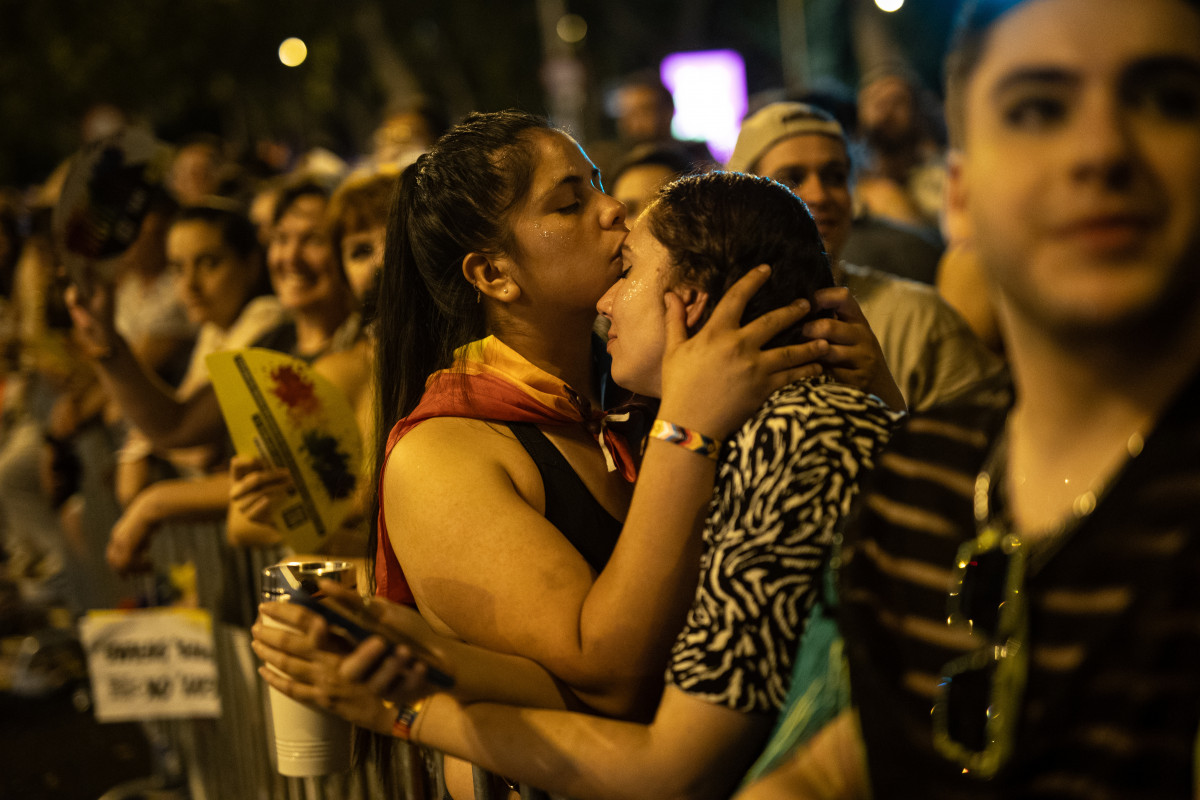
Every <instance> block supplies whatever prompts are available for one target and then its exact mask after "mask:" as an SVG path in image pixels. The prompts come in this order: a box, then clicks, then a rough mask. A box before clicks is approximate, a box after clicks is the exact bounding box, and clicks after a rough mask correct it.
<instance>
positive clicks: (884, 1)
mask: <svg viewBox="0 0 1200 800" xmlns="http://www.w3.org/2000/svg"><path fill="white" fill-rule="evenodd" d="M875 5H877V6H879V8H880V9H881V10H883V11H888V12H892V11H899V10H900V7H901V6H903V5H904V0H875Z"/></svg>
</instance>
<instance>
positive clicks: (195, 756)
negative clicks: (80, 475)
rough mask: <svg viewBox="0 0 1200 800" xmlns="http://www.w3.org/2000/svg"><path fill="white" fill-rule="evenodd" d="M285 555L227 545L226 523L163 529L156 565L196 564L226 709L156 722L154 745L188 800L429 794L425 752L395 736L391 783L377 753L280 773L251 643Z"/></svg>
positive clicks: (340, 799) (421, 799) (153, 554)
mask: <svg viewBox="0 0 1200 800" xmlns="http://www.w3.org/2000/svg"><path fill="white" fill-rule="evenodd" d="M284 556H285V553H284V551H283V550H281V549H279V548H233V547H230V546H229V545H228V544H227V543H226V541H225V529H224V523H223V522H219V521H211V522H174V523H169V524H166V525H163V526H161V527H160V529H159V530H158V531H157V533H156V534H155V536H154V538H153V540H152V544H151V547H150V558H151V560H152V562H153V563H154V565H155V567H156V570H158V571H164V570H167V569H169V567H170V565H182V564H186V563H187V562H191V563H192V564H194V565H195V575H196V597H197V604H198V605H199V607H200V608H203V609H205V610H207V611H209V612H210V613H211V614H212V617H213V638H214V645H215V654H216V660H217V668H218V691H219V693H220V697H221V715H220V716H219V717H217V718H213V719H179V720H166V721H160V722H155V723H149V724H148V727H147V735H148V738H149V739H150V740H151V743H152V745H155V746H157V747H160V748H164V749H165V751H166V753H165V755H166V759H165V760H166V761H167V762H168V764H174V763H177V764H178V767H179V769H180V770H181V771H182V774H183V775H184V776H185V778H186V784H187V788H188V791H189V794H190V797H191V800H367V799H368V798H377V797H382V796H383V794H384V786H385V785H390V786H392V787H396V788H395V790H394V792H393V793H392V795H391V796H392V797H396V798H405V799H406V800H408V799H411V800H425V798H432V797H433V794H431V793H430V791H429V790H428V789H426V786H427V781H426V780H425V779H424V776H425V774H426V770H425V765H424V759H423V758H422V756H421V755H420V753H419V751H417V749H416V748H413V747H411V746H409V745H408V744H406V743H404V742H399V741H396V742H393V743H391V744H390V747H391V751H392V752H391V758H390V759H389V762H390V775H389V776H388V777H389V779H390V780H388V781H387V782H386V783H385V781H384V776H383V775H382V774H381V773H380V769H379V768H378V767H377V765H376V764H375V763H374V761H373V760H372V759H360V758H356V759H355V761H356V762H357V763H356V766H355V767H354V768H352V769H351V770H350V771H348V772H346V773H343V774H335V775H328V776H323V777H319V778H287V777H284V776H281V775H280V774H279V773H278V772H276V770H275V768H274V766H273V764H272V760H273V752H272V746H271V744H272V743H271V742H270V741H269V736H268V730H269V726H270V707H269V706H268V705H267V703H268V702H269V701H268V697H267V686H266V683H265V682H264V681H263V680H262V679H261V678H260V677H259V675H258V672H257V667H258V663H259V662H258V659H257V657H256V656H255V655H254V653H253V651H252V650H251V649H250V626H251V625H252V624H253V623H254V620H255V617H256V616H257V613H258V612H257V606H258V598H259V597H260V590H261V575H262V570H263V568H264V567H267V566H269V565H271V564H274V563H276V562H277V561H279V560H280V559H281V558H283V557H284ZM385 746H388V745H385ZM431 788H432V787H431Z"/></svg>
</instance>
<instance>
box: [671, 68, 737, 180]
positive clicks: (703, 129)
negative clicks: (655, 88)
mask: <svg viewBox="0 0 1200 800" xmlns="http://www.w3.org/2000/svg"><path fill="white" fill-rule="evenodd" d="M660 74H661V76H662V82H663V84H664V85H666V87H667V88H668V89H670V90H671V95H672V96H673V97H674V98H675V119H674V121H673V122H672V123H671V131H672V132H673V133H674V134H675V136H676V137H677V138H680V139H703V140H704V141H706V142H708V149H709V150H711V151H712V154H713V155H714V156H716V157H717V159H718V160H719V161H720V162H721V163H722V164H723V163H725V162H726V161H728V160H729V156H730V155H732V154H733V145H734V143H736V142H737V135H738V130H739V129H740V128H741V125H742V117H744V116H745V115H746V65H745V63H744V62H743V61H742V57H741V55H740V54H738V53H737V52H735V51H733V50H696V51H692V52H687V53H673V54H671V55H669V56H667V57H666V58H664V59H663V60H662V66H661V68H660Z"/></svg>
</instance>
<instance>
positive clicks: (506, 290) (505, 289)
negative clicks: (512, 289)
mask: <svg viewBox="0 0 1200 800" xmlns="http://www.w3.org/2000/svg"><path fill="white" fill-rule="evenodd" d="M504 294H508V287H507V286H505V287H504Z"/></svg>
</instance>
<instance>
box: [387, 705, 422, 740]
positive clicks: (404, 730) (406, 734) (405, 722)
mask: <svg viewBox="0 0 1200 800" xmlns="http://www.w3.org/2000/svg"><path fill="white" fill-rule="evenodd" d="M384 705H389V704H388V703H387V701H386V700H385V701H384ZM424 707H425V698H423V697H422V698H421V699H420V700H418V701H417V702H415V703H410V704H406V705H403V706H401V707H400V714H399V716H397V717H396V721H395V722H393V723H392V736H395V737H396V738H397V739H403V740H404V741H406V742H407V741H408V740H409V739H411V738H412V726H413V723H414V722H416V721H417V715H418V714H420V713H421V709H422V708H424Z"/></svg>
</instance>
